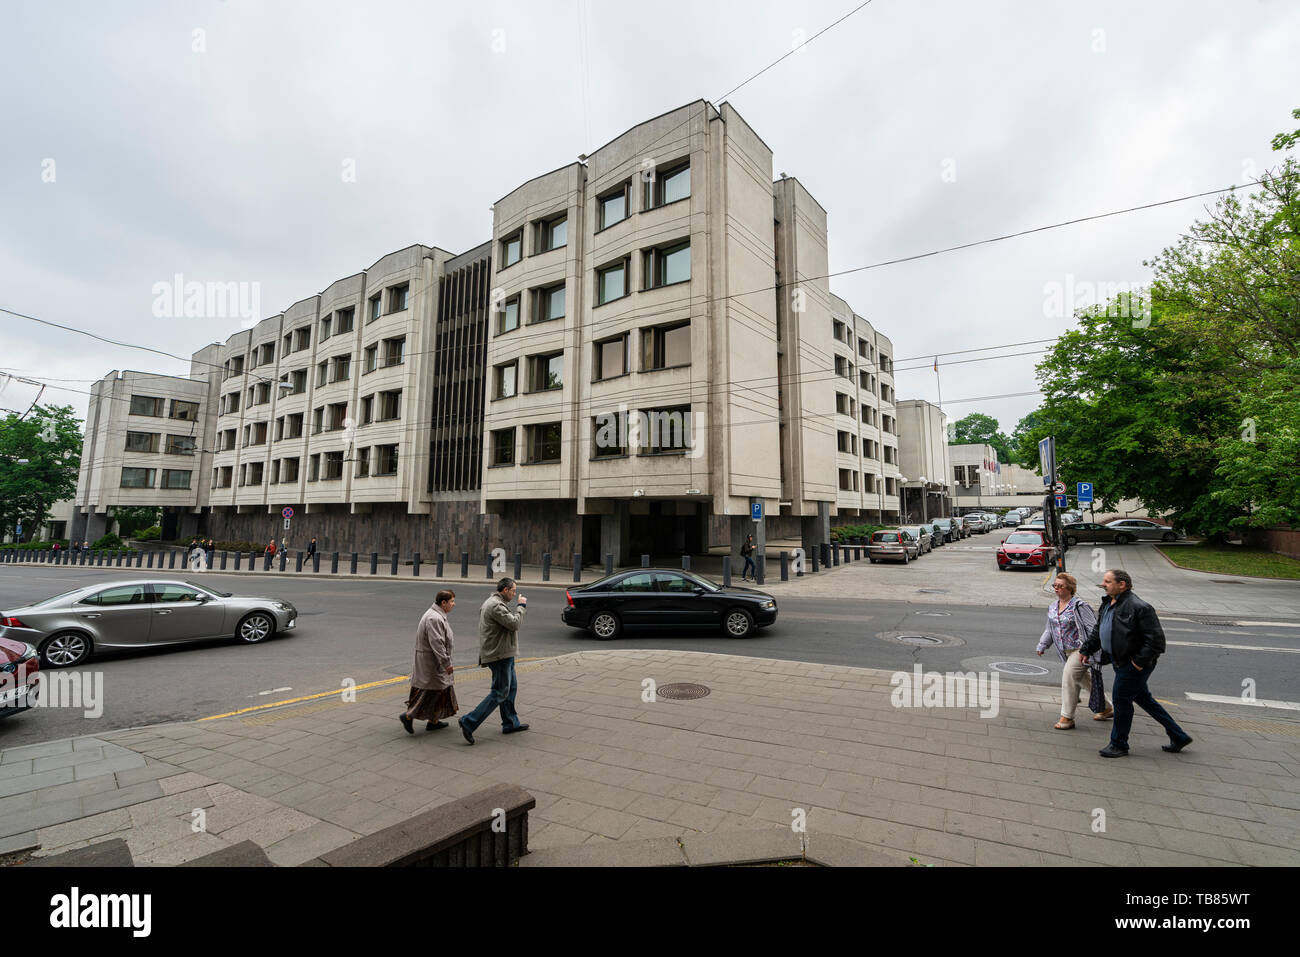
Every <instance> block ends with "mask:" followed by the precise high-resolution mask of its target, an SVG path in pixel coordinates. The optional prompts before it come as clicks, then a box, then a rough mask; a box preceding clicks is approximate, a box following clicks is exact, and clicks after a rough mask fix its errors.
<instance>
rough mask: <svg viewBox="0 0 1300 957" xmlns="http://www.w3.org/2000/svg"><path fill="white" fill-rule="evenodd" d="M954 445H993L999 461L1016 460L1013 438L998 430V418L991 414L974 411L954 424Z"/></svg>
mask: <svg viewBox="0 0 1300 957" xmlns="http://www.w3.org/2000/svg"><path fill="white" fill-rule="evenodd" d="M952 443H953V444H954V445H991V446H993V448H994V450H996V452H997V454H998V461H999V462H1004V463H1005V462H1014V461H1017V459H1015V458H1013V457H1012V447H1011V440H1010V439H1009V438H1007V436H1006V435H1005V434H1004V433H1002V432H1000V431H999V430H998V420H997V419H995V418H993V416H991V415H984V414H983V413H981V412H972V413H971V414H970V415H967V416H965V417H964V418H960V419H958V420H957V421H956V422H954V423H953V424H952Z"/></svg>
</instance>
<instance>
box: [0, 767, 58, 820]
mask: <svg viewBox="0 0 1300 957" xmlns="http://www.w3.org/2000/svg"><path fill="white" fill-rule="evenodd" d="M75 779H76V771H75V769H74V768H70V767H68V768H56V769H54V770H53V771H42V772H41V773H40V774H24V775H15V776H14V777H12V778H5V779H3V780H0V798H3V797H9V796H10V795H12V794H23V793H25V792H27V791H38V790H40V789H42V788H48V787H53V786H54V785H56V784H67V783H69V782H71V781H73V780H75ZM0 826H3V822H0Z"/></svg>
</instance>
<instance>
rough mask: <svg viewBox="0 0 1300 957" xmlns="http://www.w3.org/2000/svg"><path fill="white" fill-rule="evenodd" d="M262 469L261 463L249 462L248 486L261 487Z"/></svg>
mask: <svg viewBox="0 0 1300 957" xmlns="http://www.w3.org/2000/svg"><path fill="white" fill-rule="evenodd" d="M263 467H264V466H263V463H261V462H250V463H249V464H248V484H249V485H261V484H262V469H263Z"/></svg>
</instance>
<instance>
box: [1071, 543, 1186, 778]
mask: <svg viewBox="0 0 1300 957" xmlns="http://www.w3.org/2000/svg"><path fill="white" fill-rule="evenodd" d="M1101 587H1102V588H1103V589H1104V590H1105V592H1106V597H1105V598H1104V599H1102V602H1101V606H1100V609H1099V611H1098V613H1097V624H1096V625H1094V626H1093V629H1092V633H1091V634H1090V635H1089V636H1088V640H1087V641H1085V642H1084V643H1083V645H1082V646H1080V648H1079V653H1080V654H1082V655H1084V656H1090V655H1092V654H1094V653H1096V651H1097V650H1098V649H1100V650H1101V652H1102V661H1103V662H1106V661H1109V662H1110V663H1111V664H1112V665H1114V667H1115V683H1114V684H1112V685H1111V689H1110V698H1111V703H1112V704H1113V705H1114V708H1115V723H1114V724H1113V725H1112V726H1111V729H1110V744H1108V745H1106V747H1104V748H1102V749H1101V752H1100V754H1101V756H1102V757H1103V758H1122V757H1124V756H1125V755H1126V754H1128V733H1129V729H1130V728H1131V727H1132V725H1133V705H1135V704H1136V705H1138V706H1139V707H1140V708H1141V709H1142V710H1143V711H1145V712H1146V713H1147V714H1149V715H1151V717H1153V718H1155V720H1156V721H1158V722H1159V723H1160V726H1161V727H1163V728H1164V729H1165V733H1166V734H1168V735H1169V744H1166V745H1163V747H1162V750H1165V751H1169V752H1174V753H1176V752H1178V751H1181V750H1183V748H1185V747H1187V746H1188V745H1189V744H1191V743H1192V736H1191V735H1190V734H1188V733H1187V732H1186V731H1184V730H1183V729H1182V728H1180V727H1179V726H1178V723H1177V722H1176V721H1174V719H1173V718H1171V717H1170V716H1169V712H1168V711H1166V710H1165V709H1164V708H1163V707H1162V706H1161V704H1160V702H1158V701H1157V700H1156V699H1155V698H1154V697H1153V696H1152V694H1151V692H1150V690H1148V688H1147V684H1148V682H1150V680H1151V672H1153V671H1155V670H1156V661H1157V659H1158V658H1159V657H1160V655H1162V654H1164V650H1165V632H1164V629H1162V628H1161V627H1160V619H1159V618H1157V617H1156V610H1155V609H1154V608H1152V607H1151V606H1150V605H1148V604H1147V603H1146V602H1144V601H1143V600H1142V599H1141V598H1139V597H1138V596H1137V595H1135V594H1133V579H1132V577H1131V576H1130V575H1129V573H1128V572H1126V571H1124V570H1123V569H1122V568H1111V569H1108V570H1107V571H1106V573H1105V575H1103V576H1102V579H1101Z"/></svg>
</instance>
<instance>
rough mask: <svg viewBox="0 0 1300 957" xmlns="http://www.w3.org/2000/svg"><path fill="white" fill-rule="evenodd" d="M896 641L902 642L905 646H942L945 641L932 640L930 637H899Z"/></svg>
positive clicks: (939, 639)
mask: <svg viewBox="0 0 1300 957" xmlns="http://www.w3.org/2000/svg"><path fill="white" fill-rule="evenodd" d="M894 640H895V641H901V642H902V643H903V644H905V645H942V644H943V639H941V638H932V637H930V636H929V635H897V636H896V637H895V639H894Z"/></svg>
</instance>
